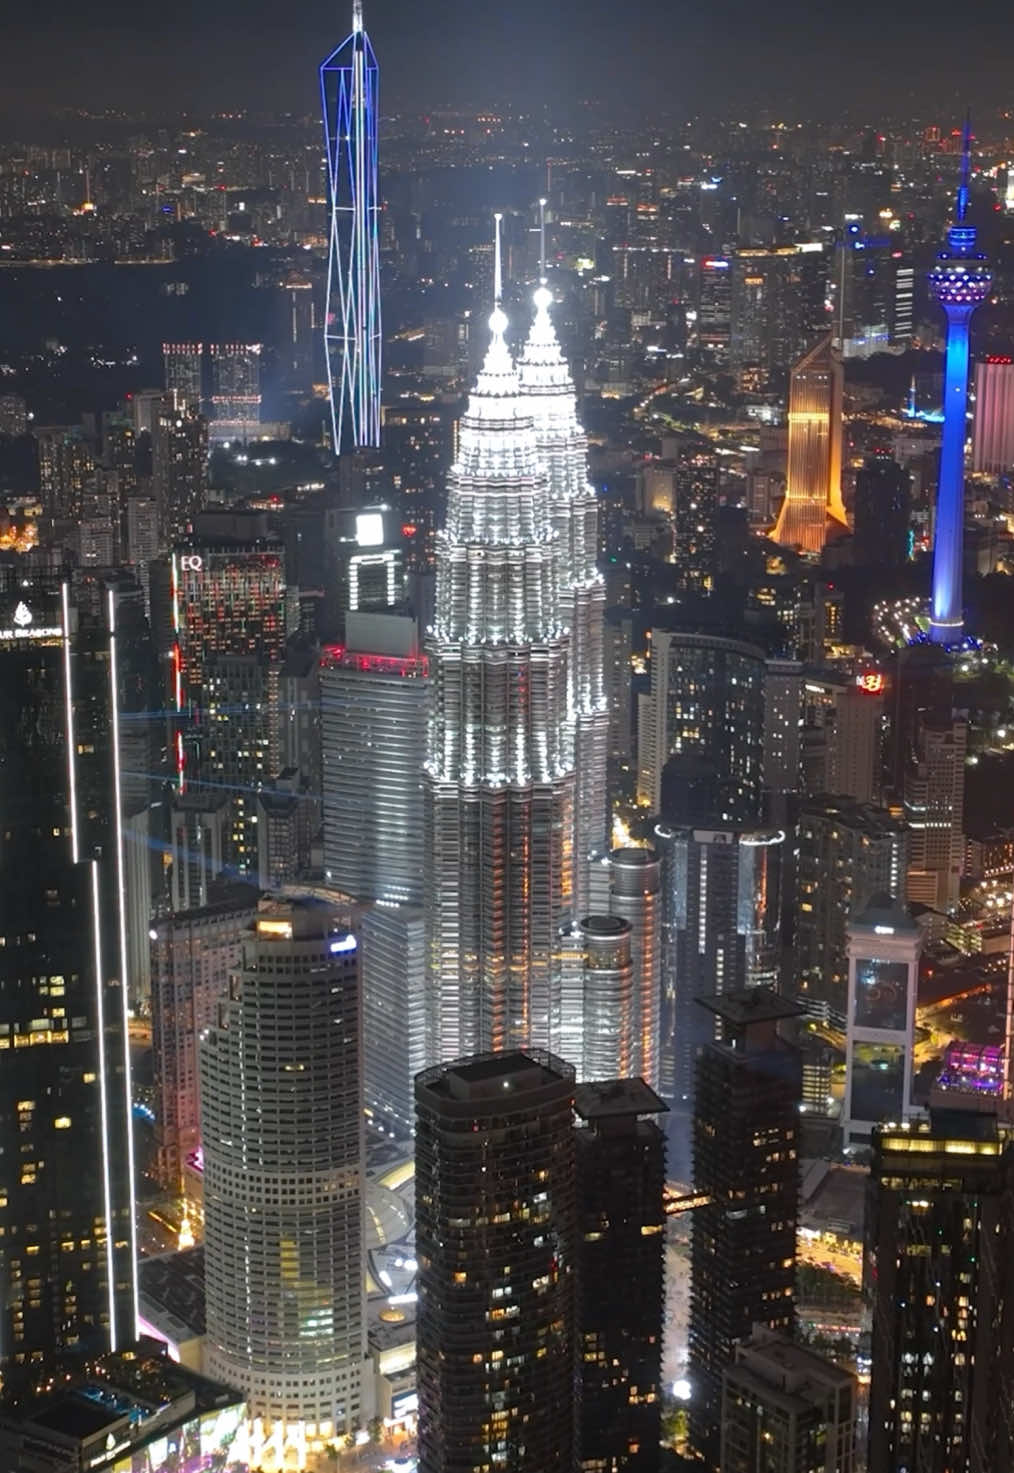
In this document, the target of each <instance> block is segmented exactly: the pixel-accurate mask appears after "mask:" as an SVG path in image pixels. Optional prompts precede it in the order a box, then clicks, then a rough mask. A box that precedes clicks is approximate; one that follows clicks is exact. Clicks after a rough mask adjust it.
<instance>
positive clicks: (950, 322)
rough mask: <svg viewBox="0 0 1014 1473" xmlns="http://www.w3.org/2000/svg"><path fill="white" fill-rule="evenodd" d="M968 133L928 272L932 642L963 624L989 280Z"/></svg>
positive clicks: (956, 634) (955, 638)
mask: <svg viewBox="0 0 1014 1473" xmlns="http://www.w3.org/2000/svg"><path fill="white" fill-rule="evenodd" d="M970 144H971V135H970V132H969V128H968V125H967V123H966V125H965V137H964V149H963V153H962V167H961V184H960V186H959V188H958V206H957V210H956V216H957V218H956V222H955V224H953V225H952V226H951V228H950V230H949V231H948V232H947V246H948V249H947V250H946V251H941V252H940V254H939V256H937V259H936V264H935V265H934V267H933V269H932V271H931V272H930V273H929V288H930V292H931V293H932V295H933V296H934V297H935V298H936V299H937V301H938V302H939V303H940V305H941V307H942V308H943V310H944V315H945V316H946V318H947V356H946V361H945V368H944V432H943V438H942V441H941V445H940V480H939V482H938V484H937V509H936V523H935V531H934V534H933V598H932V603H931V606H930V636H931V638H932V639H933V641H934V643H935V644H943V645H949V644H957V643H958V642H959V641H960V639H961V633H962V627H963V623H964V612H963V607H962V588H961V574H962V561H963V557H964V548H963V543H964V528H965V421H966V417H967V414H968V327H969V323H970V322H971V320H972V313H973V312H974V311H975V309H976V308H977V307H980V306H981V305H982V303H983V302H984V301H985V300H986V298H987V297H988V296H989V289H990V287H991V286H992V284H993V278H992V276H991V274H990V270H989V266H988V264H987V261H986V257H985V256H984V255H982V253H981V252H979V251H976V249H975V242H976V230H975V226H974V225H968V224H966V222H965V216H966V214H967V211H968V167H969V155H970Z"/></svg>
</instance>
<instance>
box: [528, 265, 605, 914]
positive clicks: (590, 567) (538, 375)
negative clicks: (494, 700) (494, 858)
mask: <svg viewBox="0 0 1014 1473" xmlns="http://www.w3.org/2000/svg"><path fill="white" fill-rule="evenodd" d="M552 300H553V297H552V293H551V292H550V291H549V289H548V287H546V286H540V287H539V288H538V289H537V290H536V292H535V319H534V321H533V323H532V327H531V331H530V332H529V334H528V340H527V342H526V343H525V346H524V350H523V352H522V354H521V357H520V358H519V360H518V380H519V383H520V386H521V400H522V404H523V405H524V408H525V409H526V410H527V411H528V412H529V413H530V414H531V415H532V418H533V420H534V422H535V438H536V443H537V445H538V453H539V459H540V461H541V463H542V465H543V468H544V469H545V472H546V475H547V476H548V478H549V497H550V514H551V516H552V520H553V525H554V527H555V529H556V533H557V537H558V539H559V567H558V573H557V578H558V584H557V595H558V599H559V610H560V613H559V618H560V623H561V624H562V626H563V627H564V628H565V629H568V630H569V631H570V662H569V667H568V682H569V687H568V694H569V702H568V704H569V707H570V718H571V721H572V723H573V740H574V766H575V792H574V840H573V844H574V897H575V899H574V914H575V915H583V914H584V913H585V911H586V909H587V907H588V869H589V862H590V857H591V855H592V854H593V853H595V852H598V851H601V850H602V848H603V847H604V846H605V845H607V844H608V842H609V833H608V829H609V804H608V797H607V786H606V762H607V755H608V747H609V709H608V705H607V702H606V694H605V687H604V684H603V676H602V648H603V621H604V616H605V605H606V593H605V583H604V582H603V579H602V575H601V574H600V572H599V570H598V566H597V563H596V554H597V551H598V503H597V502H596V499H595V493H594V491H593V490H592V488H591V486H590V485H589V484H588V474H587V461H588V442H587V440H586V438H585V434H584V431H583V430H582V428H581V425H580V423H579V422H578V418H577V403H576V399H575V394H574V382H573V379H572V378H571V376H570V370H569V368H568V367H567V364H566V362H565V361H564V357H563V354H562V352H561V351H560V344H559V342H558V341H557V337H556V333H555V331H554V329H553V324H552V321H551V319H550V316H549V308H550V305H551V304H552Z"/></svg>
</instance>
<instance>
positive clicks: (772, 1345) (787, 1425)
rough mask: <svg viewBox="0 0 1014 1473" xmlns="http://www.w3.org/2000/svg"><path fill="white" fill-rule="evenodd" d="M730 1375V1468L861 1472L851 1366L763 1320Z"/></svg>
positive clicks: (725, 1392) (725, 1421)
mask: <svg viewBox="0 0 1014 1473" xmlns="http://www.w3.org/2000/svg"><path fill="white" fill-rule="evenodd" d="M735 1353H736V1359H735V1361H734V1362H733V1364H732V1365H731V1366H729V1367H728V1368H727V1370H726V1371H725V1374H724V1376H723V1378H722V1457H721V1469H722V1473H769V1470H770V1473H774V1470H775V1469H776V1468H777V1469H785V1470H786V1473H787V1470H789V1469H793V1470H798V1473H803V1470H804V1469H805V1470H806V1473H855V1469H856V1467H857V1463H856V1411H857V1400H858V1394H859V1387H858V1385H857V1382H856V1378H855V1376H854V1375H853V1374H852V1372H851V1371H847V1370H845V1369H844V1368H843V1367H841V1366H837V1365H835V1364H834V1362H833V1361H828V1360H824V1359H823V1357H822V1356H819V1355H817V1354H815V1352H814V1351H812V1350H808V1349H807V1348H806V1346H804V1345H794V1344H793V1342H792V1340H791V1339H790V1338H789V1337H788V1336H787V1335H779V1334H776V1333H775V1332H774V1331H772V1330H765V1329H762V1328H761V1327H760V1326H756V1327H755V1328H754V1330H753V1331H752V1332H751V1334H750V1335H749V1337H748V1338H747V1339H746V1340H741V1341H740V1342H739V1343H738V1344H737V1346H736V1352H735Z"/></svg>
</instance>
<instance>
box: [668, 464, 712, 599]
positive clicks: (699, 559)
mask: <svg viewBox="0 0 1014 1473" xmlns="http://www.w3.org/2000/svg"><path fill="white" fill-rule="evenodd" d="M673 493H674V498H673V513H672V528H673V548H672V558H671V562H672V565H673V567H674V569H675V575H676V587H677V589H678V590H679V592H680V593H697V594H711V593H713V592H714V589H715V577H716V575H717V572H718V457H717V455H716V454H715V453H714V451H713V450H712V449H711V448H710V447H706V446H699V445H682V446H680V448H679V449H678V450H677V452H676V465H675V469H674V472H673Z"/></svg>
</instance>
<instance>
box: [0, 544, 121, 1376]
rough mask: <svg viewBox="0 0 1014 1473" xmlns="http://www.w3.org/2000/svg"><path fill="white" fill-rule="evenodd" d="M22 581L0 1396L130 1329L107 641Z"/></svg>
mask: <svg viewBox="0 0 1014 1473" xmlns="http://www.w3.org/2000/svg"><path fill="white" fill-rule="evenodd" d="M102 605H103V607H102V609H101V613H100V615H99V616H98V617H95V616H94V615H86V614H84V613H79V612H78V610H77V609H75V607H74V606H73V605H72V602H71V598H70V593H69V589H68V586H67V585H66V584H63V585H62V587H61V585H60V584H59V583H53V584H49V583H45V582H43V581H37V582H34V583H29V582H28V581H27V580H25V578H24V575H23V574H22V573H20V572H19V573H18V575H17V578H16V579H15V578H14V577H10V578H9V579H8V580H7V582H6V584H5V585H4V586H3V589H2V591H0V675H2V679H0V688H2V690H3V693H4V695H3V701H2V705H0V740H2V745H3V751H4V781H3V784H2V786H0V794H2V796H0V802H2V809H3V824H2V828H3V833H4V835H5V836H6V837H5V844H4V851H3V857H2V859H0V934H2V936H3V938H4V939H3V945H2V947H0V1049H6V1050H7V1051H8V1052H7V1056H6V1058H5V1060H4V1063H3V1067H2V1070H0V1081H2V1082H0V1150H2V1155H3V1161H4V1166H3V1170H2V1173H0V1175H2V1190H0V1284H2V1291H3V1293H2V1299H3V1313H2V1340H0V1359H2V1363H3V1371H4V1379H5V1382H8V1381H9V1380H11V1379H12V1378H16V1377H17V1376H18V1375H19V1374H20V1373H21V1371H22V1370H23V1369H24V1368H27V1367H28V1366H29V1365H30V1364H32V1363H34V1362H37V1361H39V1360H41V1359H42V1358H43V1357H45V1356H47V1355H49V1354H51V1353H54V1352H60V1351H63V1350H90V1351H95V1352H97V1351H102V1350H109V1349H116V1348H117V1347H119V1346H122V1345H124V1344H127V1343H129V1342H131V1341H132V1340H133V1338H134V1334H135V1325H136V1316H137V1271H136V1262H137V1241H136V1230H135V1225H134V1201H135V1195H136V1193H135V1179H134V1163H133V1152H132V1135H131V1130H132V1111H131V1087H130V1049H129V1038H128V1033H127V1017H128V990H129V987H130V977H129V975H128V970H127V968H128V965H129V959H128V946H127V914H126V900H125V856H124V844H123V824H122V806H121V792H122V771H121V764H120V751H121V744H120V732H119V717H120V710H119V699H118V696H119V686H120V682H119V655H120V648H119V636H118V629H117V625H116V600H115V595H111V596H110V597H109V598H108V600H105V599H103V600H102Z"/></svg>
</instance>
